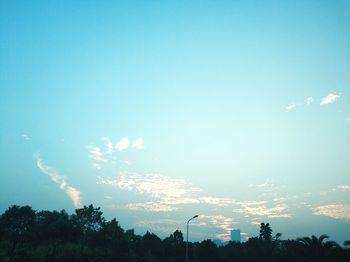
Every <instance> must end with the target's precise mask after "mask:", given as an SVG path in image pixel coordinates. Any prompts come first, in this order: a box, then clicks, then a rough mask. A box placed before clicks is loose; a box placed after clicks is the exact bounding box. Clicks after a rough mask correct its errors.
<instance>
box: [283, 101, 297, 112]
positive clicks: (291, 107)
mask: <svg viewBox="0 0 350 262" xmlns="http://www.w3.org/2000/svg"><path fill="white" fill-rule="evenodd" d="M296 106H297V105H296V104H295V103H292V104H290V105H288V106H286V110H287V112H291V111H292V110H294V109H295V107H296Z"/></svg>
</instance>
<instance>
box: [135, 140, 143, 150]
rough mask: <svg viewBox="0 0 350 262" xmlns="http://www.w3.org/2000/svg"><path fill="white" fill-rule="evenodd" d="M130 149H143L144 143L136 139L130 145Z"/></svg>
mask: <svg viewBox="0 0 350 262" xmlns="http://www.w3.org/2000/svg"><path fill="white" fill-rule="evenodd" d="M132 148H136V149H143V148H144V141H143V139H142V138H137V139H136V140H135V141H134V142H133V143H132Z"/></svg>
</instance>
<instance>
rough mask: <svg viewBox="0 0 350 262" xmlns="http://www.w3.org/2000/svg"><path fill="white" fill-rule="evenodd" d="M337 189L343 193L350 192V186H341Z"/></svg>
mask: <svg viewBox="0 0 350 262" xmlns="http://www.w3.org/2000/svg"><path fill="white" fill-rule="evenodd" d="M337 189H339V190H342V191H346V190H350V185H339V186H337Z"/></svg>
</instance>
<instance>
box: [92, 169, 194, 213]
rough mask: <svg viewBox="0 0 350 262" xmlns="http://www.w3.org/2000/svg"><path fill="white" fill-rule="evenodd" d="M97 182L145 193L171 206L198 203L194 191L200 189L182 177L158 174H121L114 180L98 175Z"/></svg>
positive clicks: (149, 207) (159, 202)
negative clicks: (176, 177)
mask: <svg viewBox="0 0 350 262" xmlns="http://www.w3.org/2000/svg"><path fill="white" fill-rule="evenodd" d="M98 183H99V184H105V185H110V186H114V187H118V188H120V189H123V190H126V191H131V192H136V193H138V194H142V195H147V196H148V197H151V198H154V199H157V201H155V202H156V203H157V204H159V205H165V206H168V205H169V206H173V205H180V204H193V203H199V200H198V199H197V198H196V197H195V195H194V193H195V192H199V191H200V189H198V188H195V187H193V186H192V185H191V184H189V183H188V182H186V181H185V180H183V179H175V178H171V177H168V176H164V175H159V174H145V175H139V174H136V173H134V174H123V175H121V176H120V177H119V178H118V179H114V180H113V179H105V178H101V177H100V178H99V182H98ZM152 203H153V202H152ZM130 207H133V208H134V209H136V208H139V205H136V206H135V205H131V206H130ZM148 209H149V210H151V209H154V208H153V206H152V205H151V204H150V203H148ZM161 209H164V210H166V209H169V208H168V207H163V208H161Z"/></svg>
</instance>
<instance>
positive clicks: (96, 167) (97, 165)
mask: <svg viewBox="0 0 350 262" xmlns="http://www.w3.org/2000/svg"><path fill="white" fill-rule="evenodd" d="M92 167H93V168H95V169H96V170H101V168H102V167H101V165H100V164H99V163H92Z"/></svg>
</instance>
